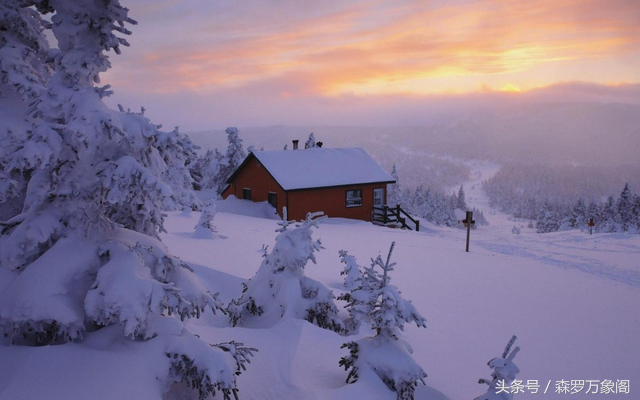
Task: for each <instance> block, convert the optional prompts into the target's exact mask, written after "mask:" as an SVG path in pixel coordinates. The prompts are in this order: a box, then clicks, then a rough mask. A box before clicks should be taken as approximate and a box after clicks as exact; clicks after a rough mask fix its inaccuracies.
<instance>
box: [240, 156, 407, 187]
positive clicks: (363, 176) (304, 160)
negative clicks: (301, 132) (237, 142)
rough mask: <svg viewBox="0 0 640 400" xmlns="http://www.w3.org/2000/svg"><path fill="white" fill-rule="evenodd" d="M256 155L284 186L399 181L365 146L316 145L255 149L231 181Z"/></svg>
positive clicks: (325, 185) (329, 185) (343, 184)
mask: <svg viewBox="0 0 640 400" xmlns="http://www.w3.org/2000/svg"><path fill="white" fill-rule="evenodd" d="M252 155H253V156H254V157H255V158H257V159H258V161H260V164H262V166H264V168H265V169H266V170H267V171H268V172H269V173H270V174H271V176H272V177H273V178H274V179H275V180H276V182H278V184H279V185H280V186H281V187H282V189H284V190H298V189H311V188H321V187H332V186H346V185H358V184H370V183H394V182H395V179H393V177H392V176H391V175H389V174H388V173H387V172H386V171H385V170H383V169H382V168H381V167H380V165H378V163H377V162H375V161H374V160H373V159H372V158H371V156H369V154H367V152H366V151H364V150H363V149H361V148H312V149H305V150H277V151H256V152H253V153H251V154H250V155H249V156H248V157H247V159H245V161H244V162H243V164H242V165H241V166H240V167H239V168H238V170H236V171H235V172H234V173H233V175H231V177H229V179H228V180H227V183H231V181H232V180H233V178H234V177H235V175H236V174H237V172H238V171H239V170H240V169H241V168H242V166H243V165H244V164H245V163H246V162H247V161H248V160H249V159H250V158H251V157H252Z"/></svg>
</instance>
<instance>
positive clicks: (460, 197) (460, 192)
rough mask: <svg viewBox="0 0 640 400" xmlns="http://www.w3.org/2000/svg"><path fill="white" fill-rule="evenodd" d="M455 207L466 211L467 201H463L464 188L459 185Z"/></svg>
mask: <svg viewBox="0 0 640 400" xmlns="http://www.w3.org/2000/svg"><path fill="white" fill-rule="evenodd" d="M456 207H458V208H459V209H461V210H462V211H467V201H466V200H465V195H464V188H463V186H462V185H460V190H458V198H457V204H456Z"/></svg>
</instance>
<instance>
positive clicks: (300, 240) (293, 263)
mask: <svg viewBox="0 0 640 400" xmlns="http://www.w3.org/2000/svg"><path fill="white" fill-rule="evenodd" d="M285 215H286V214H285ZM318 216H322V213H321V212H319V213H309V214H307V218H306V220H304V221H302V222H301V223H299V224H297V225H296V227H295V228H293V229H290V230H289V229H288V226H289V225H291V224H292V222H293V221H286V216H285V221H283V222H279V224H280V225H281V228H280V229H278V230H277V231H278V232H280V234H279V235H278V236H277V237H276V243H275V245H274V246H273V250H271V252H270V253H268V254H266V256H265V257H264V258H263V261H262V264H261V265H260V268H259V269H258V272H257V273H256V275H255V276H254V277H253V278H251V279H250V280H249V281H247V282H246V283H244V284H243V286H244V290H243V294H242V297H240V298H239V299H237V300H232V301H231V303H230V304H229V307H228V311H229V316H230V318H231V322H232V323H233V325H234V326H235V325H242V326H260V327H268V326H272V325H273V324H275V323H276V322H277V321H279V320H280V319H281V318H287V317H288V318H297V319H306V320H307V321H309V322H311V323H312V324H315V325H317V326H319V327H321V328H325V329H330V330H333V331H336V332H342V331H344V330H345V326H344V323H343V322H342V320H341V319H340V317H339V316H338V309H337V307H336V305H335V303H334V297H333V292H332V291H331V290H329V289H328V288H327V287H326V286H324V285H323V284H321V283H320V282H317V281H315V280H313V279H311V278H308V277H306V276H305V275H304V268H305V266H306V265H307V263H308V262H309V261H311V262H313V263H314V264H315V262H316V258H315V255H314V253H315V252H316V251H318V250H320V249H321V248H322V245H321V243H320V240H313V238H312V236H311V233H312V232H311V228H313V227H316V228H317V227H318V223H319V221H320V219H322V217H321V218H317V219H314V218H316V217H318Z"/></svg>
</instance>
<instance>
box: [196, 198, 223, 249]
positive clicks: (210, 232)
mask: <svg viewBox="0 0 640 400" xmlns="http://www.w3.org/2000/svg"><path fill="white" fill-rule="evenodd" d="M215 216H216V203H215V202H214V200H211V201H209V203H208V204H207V205H206V206H205V207H204V208H203V209H202V213H201V214H200V219H198V224H197V225H196V227H195V232H194V233H193V235H194V237H196V238H199V239H211V238H213V237H214V234H215V233H216V232H218V229H217V228H216V226H215V225H214V224H213V219H214V218H215Z"/></svg>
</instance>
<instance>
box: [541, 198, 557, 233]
mask: <svg viewBox="0 0 640 400" xmlns="http://www.w3.org/2000/svg"><path fill="white" fill-rule="evenodd" d="M559 227H560V221H559V220H558V216H557V214H556V212H555V210H554V208H553V206H552V205H551V203H549V202H545V203H544V204H543V205H542V207H541V208H540V211H539V212H538V219H537V222H536V230H537V232H538V233H548V232H555V231H557V230H558V228H559Z"/></svg>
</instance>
